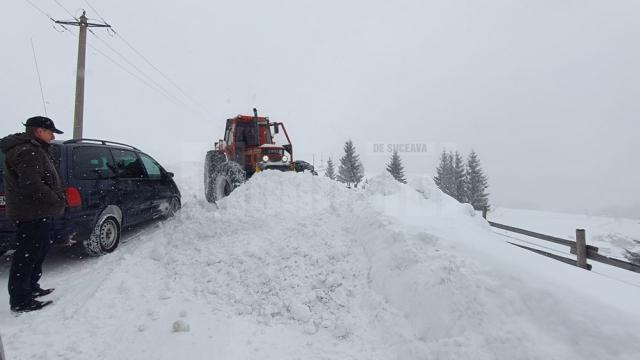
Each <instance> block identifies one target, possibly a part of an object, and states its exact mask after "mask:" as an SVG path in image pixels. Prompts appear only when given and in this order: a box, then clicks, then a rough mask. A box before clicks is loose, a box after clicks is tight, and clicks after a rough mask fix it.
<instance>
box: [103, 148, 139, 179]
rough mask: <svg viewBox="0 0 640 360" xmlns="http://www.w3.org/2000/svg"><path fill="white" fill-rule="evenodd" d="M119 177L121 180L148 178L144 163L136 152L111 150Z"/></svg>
mask: <svg viewBox="0 0 640 360" xmlns="http://www.w3.org/2000/svg"><path fill="white" fill-rule="evenodd" d="M111 152H112V153H113V158H114V160H115V165H116V169H117V171H118V176H119V177H121V178H138V179H142V178H146V177H147V176H146V174H145V172H144V168H143V167H142V161H140V159H139V158H138V156H137V155H136V153H135V152H133V151H129V150H122V149H111Z"/></svg>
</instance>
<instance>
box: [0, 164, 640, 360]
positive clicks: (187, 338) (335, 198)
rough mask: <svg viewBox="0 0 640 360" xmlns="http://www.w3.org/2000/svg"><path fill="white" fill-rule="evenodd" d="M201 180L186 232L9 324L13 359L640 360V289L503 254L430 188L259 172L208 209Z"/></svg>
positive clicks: (120, 258)
mask: <svg viewBox="0 0 640 360" xmlns="http://www.w3.org/2000/svg"><path fill="white" fill-rule="evenodd" d="M193 171H194V173H195V172H196V171H200V170H199V169H198V170H196V169H194V170H193ZM198 175H201V174H194V175H193V176H187V177H184V178H182V179H180V182H184V183H186V184H187V185H186V189H190V190H184V189H185V187H184V186H185V185H182V186H183V196H184V200H185V201H184V208H183V210H182V211H181V212H180V213H179V215H178V216H176V217H175V218H174V219H171V220H169V221H166V222H164V223H161V224H160V225H159V226H157V228H156V229H153V230H152V231H150V232H149V233H147V234H144V235H143V236H141V237H140V238H138V239H135V241H133V240H132V241H130V242H128V243H127V244H126V246H123V248H122V249H118V251H117V252H116V253H114V254H113V255H110V256H107V257H104V258H101V259H95V261H90V262H86V263H83V264H81V265H72V266H70V268H69V270H68V271H61V273H60V277H59V278H57V279H54V280H57V281H58V283H55V282H54V285H55V286H56V287H57V288H58V290H57V291H56V293H55V294H56V298H55V299H54V300H55V304H54V305H53V306H51V307H49V308H47V309H45V310H43V311H42V312H39V313H33V314H27V315H25V316H24V317H20V318H11V317H10V316H9V315H8V312H6V311H4V312H3V310H0V318H2V319H3V325H2V326H3V328H2V330H1V331H2V335H3V339H6V341H5V345H6V347H7V352H8V353H9V355H10V358H41V359H49V358H56V357H61V358H78V359H82V358H102V359H120V358H133V359H142V358H154V359H172V358H175V357H181V358H190V359H199V358H202V359H207V358H211V357H215V358H219V359H238V358H242V359H245V358H246V359H293V358H304V359H345V358H348V359H470V358H473V359H551V358H554V359H582V358H598V359H609V358H616V359H637V358H638V356H640V342H639V341H638V340H640V336H638V335H636V333H637V327H638V325H639V324H640V321H639V319H640V313H639V311H638V310H637V303H638V300H640V292H639V291H638V288H635V287H631V286H629V285H626V284H621V283H617V282H614V281H611V280H610V279H603V278H598V277H594V275H593V274H591V273H589V272H586V271H583V270H580V269H577V268H573V267H570V266H567V265H564V264H561V263H558V262H554V261H552V260H549V259H546V258H543V257H539V256H535V255H534V254H531V253H528V252H525V251H522V250H520V249H517V248H515V247H512V246H510V245H505V244H504V241H503V239H502V238H499V237H497V236H495V234H493V233H492V232H491V231H490V229H489V228H488V225H487V224H486V222H485V221H484V220H483V219H481V217H479V216H477V215H476V213H475V212H474V211H472V209H470V208H469V206H468V205H462V204H459V203H457V202H455V201H454V200H453V199H451V198H450V197H448V196H446V195H444V194H442V193H441V192H440V191H439V190H437V189H436V188H435V185H434V184H433V182H432V181H431V180H430V179H429V178H417V179H413V180H412V181H411V182H410V185H404V184H399V183H397V182H395V181H394V180H393V179H392V178H391V177H389V176H388V175H387V174H386V173H385V174H382V175H380V176H376V177H373V178H370V179H368V181H367V183H366V184H365V185H364V186H363V187H362V188H360V189H346V188H345V187H344V186H342V185H341V184H339V183H336V182H333V181H330V180H328V179H327V178H324V177H317V176H311V175H309V174H304V173H303V174H296V173H280V172H274V171H265V172H263V173H261V174H259V175H257V176H254V177H253V178H252V179H251V180H250V181H248V182H247V183H246V184H245V185H243V186H242V187H240V188H238V189H236V190H235V191H234V192H233V193H232V194H231V195H230V196H229V197H228V198H226V199H223V200H222V201H220V202H219V203H218V205H214V204H209V203H207V202H206V201H204V200H203V199H202V195H201V193H200V194H198V193H197V190H196V189H198V188H199V186H201V185H198V183H201V181H200V180H201V176H198ZM185 194H188V195H186V196H185ZM74 266H75V267H74ZM78 267H79V268H80V271H78ZM589 286H591V287H592V289H586V290H585V288H588V287H589ZM622 298H624V299H623V300H621V299H622ZM4 319H7V321H6V325H4V324H5V321H4ZM176 324H177V325H176ZM27 335H28V336H27Z"/></svg>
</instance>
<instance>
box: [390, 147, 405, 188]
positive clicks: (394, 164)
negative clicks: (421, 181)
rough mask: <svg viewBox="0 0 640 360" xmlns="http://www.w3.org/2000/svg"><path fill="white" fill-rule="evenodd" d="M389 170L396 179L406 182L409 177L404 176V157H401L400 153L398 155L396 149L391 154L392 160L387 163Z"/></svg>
mask: <svg viewBox="0 0 640 360" xmlns="http://www.w3.org/2000/svg"><path fill="white" fill-rule="evenodd" d="M387 171H388V172H389V174H391V176H393V178H394V179H396V180H398V181H399V182H401V183H403V184H406V183H407V178H406V177H405V176H404V166H402V159H400V155H398V152H397V151H394V152H393V154H391V160H390V162H389V163H388V164H387Z"/></svg>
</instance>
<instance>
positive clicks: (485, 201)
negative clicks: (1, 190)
mask: <svg viewBox="0 0 640 360" xmlns="http://www.w3.org/2000/svg"><path fill="white" fill-rule="evenodd" d="M488 187H489V185H488V182H487V177H486V176H485V175H484V172H483V171H482V167H481V166H480V159H479V158H478V154H476V152H475V151H473V150H472V151H471V154H469V157H468V159H467V201H468V202H469V204H471V205H472V206H473V208H474V209H476V210H482V209H483V208H485V207H486V208H489V194H488V193H486V190H487V188H488Z"/></svg>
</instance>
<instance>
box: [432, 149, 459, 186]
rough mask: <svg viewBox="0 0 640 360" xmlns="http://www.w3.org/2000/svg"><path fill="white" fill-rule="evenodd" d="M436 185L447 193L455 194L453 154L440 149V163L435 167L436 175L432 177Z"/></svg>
mask: <svg viewBox="0 0 640 360" xmlns="http://www.w3.org/2000/svg"><path fill="white" fill-rule="evenodd" d="M433 181H435V183H436V185H437V186H438V187H439V188H440V190H442V192H444V193H445V194H447V195H450V196H454V194H455V177H454V170H453V154H452V153H451V152H447V150H446V149H442V154H440V164H439V165H438V168H437V169H436V176H435V177H434V178H433Z"/></svg>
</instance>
